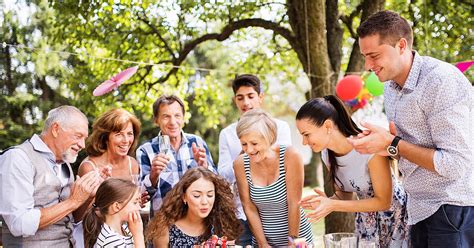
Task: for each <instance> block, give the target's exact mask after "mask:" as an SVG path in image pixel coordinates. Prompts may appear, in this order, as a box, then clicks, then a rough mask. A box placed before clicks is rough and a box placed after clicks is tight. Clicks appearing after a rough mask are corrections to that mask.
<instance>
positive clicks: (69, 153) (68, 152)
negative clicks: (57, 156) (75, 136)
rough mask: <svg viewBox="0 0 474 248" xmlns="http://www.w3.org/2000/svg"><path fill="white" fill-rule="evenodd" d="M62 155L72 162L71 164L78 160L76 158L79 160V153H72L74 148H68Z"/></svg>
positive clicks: (64, 158) (65, 160) (67, 161)
mask: <svg viewBox="0 0 474 248" xmlns="http://www.w3.org/2000/svg"><path fill="white" fill-rule="evenodd" d="M62 157H63V160H64V162H66V163H70V164H72V163H74V162H76V160H77V154H76V155H73V154H72V148H68V149H67V150H66V151H65V152H64V153H63V156H62Z"/></svg>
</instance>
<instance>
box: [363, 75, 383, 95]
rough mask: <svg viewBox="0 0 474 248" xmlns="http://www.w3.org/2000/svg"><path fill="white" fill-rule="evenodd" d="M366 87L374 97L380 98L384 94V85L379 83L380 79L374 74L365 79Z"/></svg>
mask: <svg viewBox="0 0 474 248" xmlns="http://www.w3.org/2000/svg"><path fill="white" fill-rule="evenodd" d="M365 87H367V90H368V91H369V92H370V94H372V95H373V96H380V95H382V94H383V83H381V82H380V81H379V78H378V77H377V75H375V73H373V72H371V73H370V75H369V76H368V77H367V78H366V79H365Z"/></svg>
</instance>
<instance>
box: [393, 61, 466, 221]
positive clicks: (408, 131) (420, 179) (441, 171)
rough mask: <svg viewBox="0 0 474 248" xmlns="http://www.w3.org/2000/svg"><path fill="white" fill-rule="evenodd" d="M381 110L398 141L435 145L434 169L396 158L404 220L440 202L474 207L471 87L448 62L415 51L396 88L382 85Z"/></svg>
mask: <svg viewBox="0 0 474 248" xmlns="http://www.w3.org/2000/svg"><path fill="white" fill-rule="evenodd" d="M384 96H385V110H386V113H387V117H388V119H389V120H390V121H394V122H395V126H396V127H397V134H398V135H399V136H400V137H402V139H403V140H405V141H407V142H409V143H412V144H415V145H418V146H421V147H426V148H431V149H435V154H434V158H433V163H434V166H435V170H436V172H431V171H428V170H426V169H424V168H423V167H419V166H418V165H416V164H414V163H412V162H410V161H408V160H407V159H405V158H404V157H401V158H400V163H399V168H400V171H401V172H402V174H403V187H404V188H405V190H406V192H407V194H408V202H407V210H408V224H410V225H414V224H416V223H417V222H419V221H422V220H424V219H426V218H428V217H429V216H431V215H433V214H434V213H435V212H436V211H437V210H438V208H439V207H440V206H441V205H443V204H451V205H457V206H474V142H473V141H474V136H473V130H474V122H473V115H474V114H473V113H474V88H473V87H472V85H471V84H470V83H469V80H467V78H466V77H465V76H464V75H463V74H462V73H461V72H460V71H459V70H458V69H457V68H456V67H454V66H453V65H450V64H448V63H445V62H442V61H439V60H437V59H434V58H431V57H428V56H420V55H419V54H418V53H416V52H415V53H414V59H413V64H412V67H411V70H410V73H409V75H408V78H407V80H406V82H405V84H404V86H403V88H400V86H399V85H398V84H396V83H395V82H394V81H388V82H386V83H385V93H384Z"/></svg>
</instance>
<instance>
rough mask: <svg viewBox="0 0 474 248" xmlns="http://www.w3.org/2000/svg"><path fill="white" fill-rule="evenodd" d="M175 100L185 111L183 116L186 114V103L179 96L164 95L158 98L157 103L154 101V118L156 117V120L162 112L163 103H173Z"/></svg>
mask: <svg viewBox="0 0 474 248" xmlns="http://www.w3.org/2000/svg"><path fill="white" fill-rule="evenodd" d="M174 102H178V103H179V105H180V106H181V110H182V111H183V116H184V103H183V101H182V100H181V99H180V98H179V97H177V96H175V95H162V96H160V97H159V98H158V99H156V101H155V103H153V118H155V120H156V119H157V118H158V116H159V114H160V106H161V105H163V104H166V105H171V104H173V103H174Z"/></svg>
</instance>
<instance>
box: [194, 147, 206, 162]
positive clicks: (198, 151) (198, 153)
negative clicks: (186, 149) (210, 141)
mask: <svg viewBox="0 0 474 248" xmlns="http://www.w3.org/2000/svg"><path fill="white" fill-rule="evenodd" d="M192 149H193V156H194V160H196V162H197V164H198V165H199V166H204V167H207V155H206V149H205V148H204V147H203V146H202V145H200V146H199V147H198V146H197V145H196V143H193V145H192Z"/></svg>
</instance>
